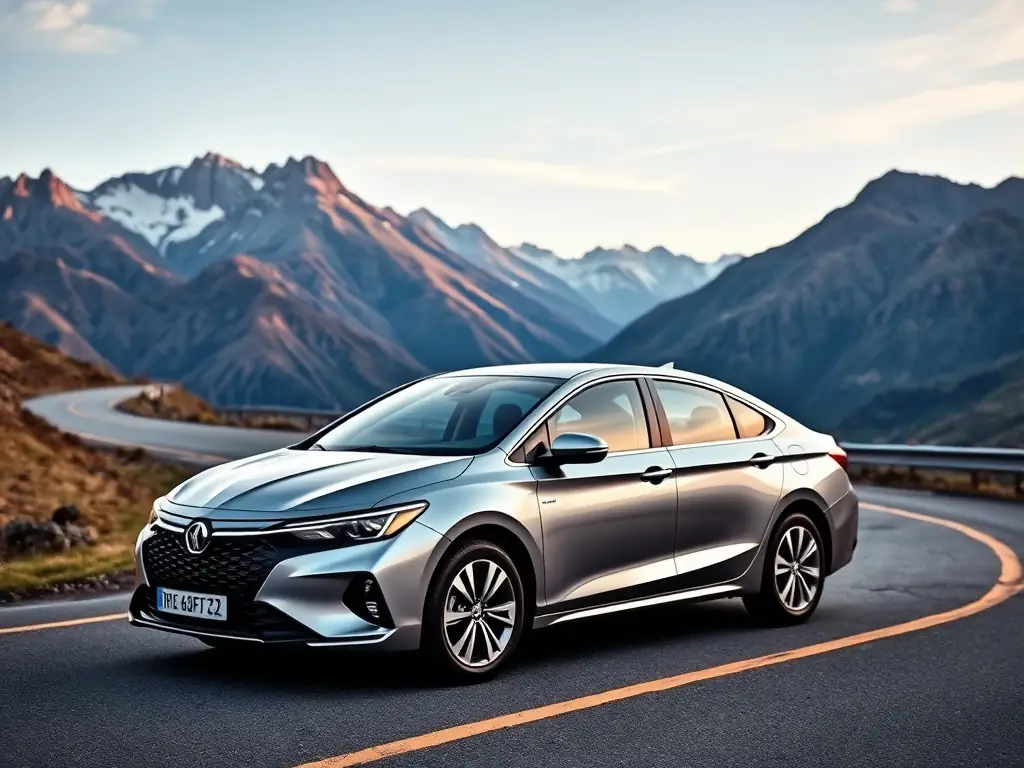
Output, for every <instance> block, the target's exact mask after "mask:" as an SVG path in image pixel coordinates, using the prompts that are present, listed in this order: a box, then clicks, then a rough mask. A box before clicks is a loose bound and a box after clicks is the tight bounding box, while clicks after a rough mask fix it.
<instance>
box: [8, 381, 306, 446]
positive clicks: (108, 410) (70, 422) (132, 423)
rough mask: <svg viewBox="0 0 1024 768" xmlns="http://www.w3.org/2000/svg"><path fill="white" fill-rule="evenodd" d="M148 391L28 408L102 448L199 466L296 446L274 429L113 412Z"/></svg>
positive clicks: (92, 393)
mask: <svg viewBox="0 0 1024 768" xmlns="http://www.w3.org/2000/svg"><path fill="white" fill-rule="evenodd" d="M143 389H145V387H141V386H124V387H100V388H97V389H83V390H79V391H77V392H64V393H60V394H56V395H46V396H44V397H37V398H35V399H32V400H28V401H26V402H25V407H26V408H27V409H28V410H30V411H32V412H33V413H35V414H36V415H37V416H41V417H42V418H44V419H46V420H47V421H49V422H50V423H51V424H53V425H54V426H57V427H59V428H60V429H62V430H64V431H65V432H74V433H75V434H78V435H81V436H82V437H83V438H84V439H86V440H87V441H90V442H94V443H98V444H101V445H121V446H139V447H142V448H145V449H146V450H148V451H149V452H150V453H153V454H154V455H157V456H162V457H166V458H170V459H174V460H179V461H180V460H184V461H189V462H196V463H206V464H209V463H211V462H217V461H224V460H226V459H238V458H241V457H242V456H251V455H252V454H254V453H262V452H263V451H271V450H274V449H275V448H281V447H283V446H286V445H289V444H290V443H293V442H295V439H296V434H295V433H292V432H283V431H278V430H271V429H239V428H237V427H209V426H202V425H200V424H189V423H186V422H174V421H161V420H158V419H147V418H143V417H141V416H132V415H131V414H128V413H122V412H120V411H117V410H114V408H113V406H114V405H115V404H116V403H118V402H121V401H122V400H127V399H128V398H130V397H134V396H135V395H137V394H138V393H139V392H141V391H142V390H143Z"/></svg>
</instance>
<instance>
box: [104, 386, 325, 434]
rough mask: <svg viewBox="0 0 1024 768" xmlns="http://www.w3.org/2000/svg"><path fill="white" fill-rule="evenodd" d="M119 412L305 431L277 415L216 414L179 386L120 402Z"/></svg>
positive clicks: (297, 423) (298, 422) (299, 422)
mask: <svg viewBox="0 0 1024 768" xmlns="http://www.w3.org/2000/svg"><path fill="white" fill-rule="evenodd" d="M117 407H118V409H120V410H122V411H125V412H126V413H131V414H134V415H135V416H145V417H148V418H155V419H169V420H171V421H190V422H194V423H196V424H217V425H221V426H226V427H252V428H255V429H280V430H285V431H303V430H305V425H304V423H303V422H304V420H303V419H294V420H292V419H286V418H282V417H277V416H260V415H255V414H254V415H247V416H229V415H226V414H222V413H218V412H217V411H215V410H214V409H213V408H212V407H211V406H210V405H209V404H208V403H207V402H206V401H205V400H203V399H202V398H201V397H199V396H198V395H194V394H192V393H191V392H189V391H188V390H186V389H181V388H180V387H163V388H162V389H161V390H160V394H159V396H158V397H150V396H149V395H148V394H146V393H145V392H143V393H141V394H139V395H137V396H136V397H133V398H131V399H129V400H125V401H124V402H123V403H120V404H119V405H118V406H117Z"/></svg>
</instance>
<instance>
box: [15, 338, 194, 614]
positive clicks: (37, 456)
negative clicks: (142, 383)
mask: <svg viewBox="0 0 1024 768" xmlns="http://www.w3.org/2000/svg"><path fill="white" fill-rule="evenodd" d="M117 383H122V380H121V379H120V378H119V377H117V376H116V375H114V374H112V373H110V372H109V371H106V370H104V369H102V368H99V367H97V366H95V365H92V364H89V363H83V362H80V361H76V360H72V359H70V358H68V357H67V356H66V355H63V354H62V353H60V352H59V351H57V350H56V349H54V348H53V347H50V346H48V345H45V344H42V343H40V342H38V341H36V340H35V339H32V338H31V337H29V336H27V335H26V334H23V333H21V332H20V331H17V330H15V329H14V328H12V327H11V326H10V325H7V324H6V323H3V324H0V529H2V530H5V531H10V530H11V528H9V527H8V526H7V525H6V524H8V523H10V522H11V521H14V520H27V521H34V522H40V521H46V520H49V519H50V517H51V515H52V514H53V512H54V511H55V510H56V509H57V508H58V507H62V506H68V505H73V506H74V507H76V508H77V509H78V510H79V512H80V515H81V517H80V519H79V520H78V521H77V522H78V523H80V524H81V525H83V526H86V527H87V528H88V529H90V530H91V531H92V532H93V535H94V536H95V538H96V542H97V543H96V544H94V545H92V546H80V547H74V548H71V549H67V550H62V549H58V551H43V552H37V553H36V554H31V555H28V556H18V557H13V556H12V555H11V553H10V552H8V551H7V550H8V548H9V547H8V545H12V546H13V544H14V542H9V541H7V540H6V537H5V536H0V539H3V540H2V541H0V595H2V594H3V593H4V592H8V591H12V590H13V591H17V590H22V589H27V588H35V587H40V586H45V585H47V584H53V583H59V582H65V581H72V580H78V579H84V578H89V577H94V576H98V575H101V574H108V573H113V572H117V571H119V570H122V569H125V568H128V567H130V566H131V562H132V557H131V551H132V544H133V542H134V539H135V535H136V534H137V533H138V531H139V529H140V528H141V527H142V526H143V525H144V524H145V522H146V518H147V517H148V515H149V510H150V507H151V506H152V503H153V500H154V499H156V498H157V497H158V496H160V495H162V494H163V493H166V492H167V491H168V490H169V489H170V488H171V487H173V486H174V485H177V484H178V483H179V482H181V481H182V480H184V479H185V478H186V477H187V476H188V474H190V473H189V472H188V471H187V470H184V469H181V468H178V467H167V466H162V465H159V464H156V463H154V462H152V461H150V460H149V459H147V458H146V457H145V456H143V455H141V454H137V453H136V454H126V453H113V452H108V451H100V450H96V449H92V448H89V447H87V446H85V445H83V444H82V443H81V442H80V441H79V440H78V439H77V438H74V437H71V436H69V435H66V434H64V433H63V432H59V431H58V430H56V429H54V428H53V427H51V426H49V425H48V424H46V423H45V422H43V421H41V420H40V419H38V418H37V417H35V416H33V415H32V414H30V413H28V412H27V411H23V410H22V409H21V402H22V399H23V398H27V397H32V396H36V395H40V394H45V393H48V392H52V391H62V390H67V389H76V388H80V387H86V386H104V385H110V384H117ZM8 535H9V534H8ZM64 541H66V540H63V539H62V538H61V536H60V534H59V532H56V533H54V538H53V539H52V540H51V544H52V545H55V546H57V547H58V548H59V547H61V546H62V542H64ZM5 552H6V553H7V554H6V555H5Z"/></svg>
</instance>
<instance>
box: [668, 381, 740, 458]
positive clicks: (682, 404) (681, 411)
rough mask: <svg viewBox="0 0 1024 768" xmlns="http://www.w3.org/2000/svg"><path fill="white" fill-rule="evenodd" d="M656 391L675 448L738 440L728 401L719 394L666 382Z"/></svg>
mask: <svg viewBox="0 0 1024 768" xmlns="http://www.w3.org/2000/svg"><path fill="white" fill-rule="evenodd" d="M654 388H655V390H657V392H658V398H659V399H660V400H661V404H662V407H664V409H665V415H666V416H667V417H668V428H669V433H670V435H671V438H672V445H693V444H695V443H714V442H718V441H720V440H735V439H736V430H735V428H734V427H733V424H732V418H731V417H730V416H729V410H728V408H726V406H725V398H723V397H722V396H721V395H720V394H718V393H717V392H712V391H711V390H710V389H704V388H703V387H696V386H693V385H691V384H683V383H681V382H677V381H665V380H663V379H661V380H659V379H656V380H655V381H654Z"/></svg>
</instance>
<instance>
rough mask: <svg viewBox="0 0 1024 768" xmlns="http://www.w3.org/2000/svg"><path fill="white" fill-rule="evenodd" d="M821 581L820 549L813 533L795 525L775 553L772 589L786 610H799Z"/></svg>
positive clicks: (781, 540) (785, 535)
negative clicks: (773, 588) (773, 585)
mask: <svg viewBox="0 0 1024 768" xmlns="http://www.w3.org/2000/svg"><path fill="white" fill-rule="evenodd" d="M820 584H821V551H820V549H819V548H818V542H817V541H816V540H815V537H814V534H812V533H811V532H810V531H809V530H807V529H806V528H804V527H803V526H802V525H794V526H793V527H792V528H790V529H789V530H787V531H786V533H785V534H784V535H783V536H782V538H781V539H780V540H779V547H778V550H777V551H776V553H775V589H776V591H777V592H778V595H779V599H780V600H781V601H782V604H783V605H785V606H786V608H787V610H789V611H792V612H793V613H800V612H801V611H803V610H805V609H806V608H807V606H809V605H810V604H811V602H813V600H814V597H815V595H816V594H817V593H818V588H819V585H820Z"/></svg>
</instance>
